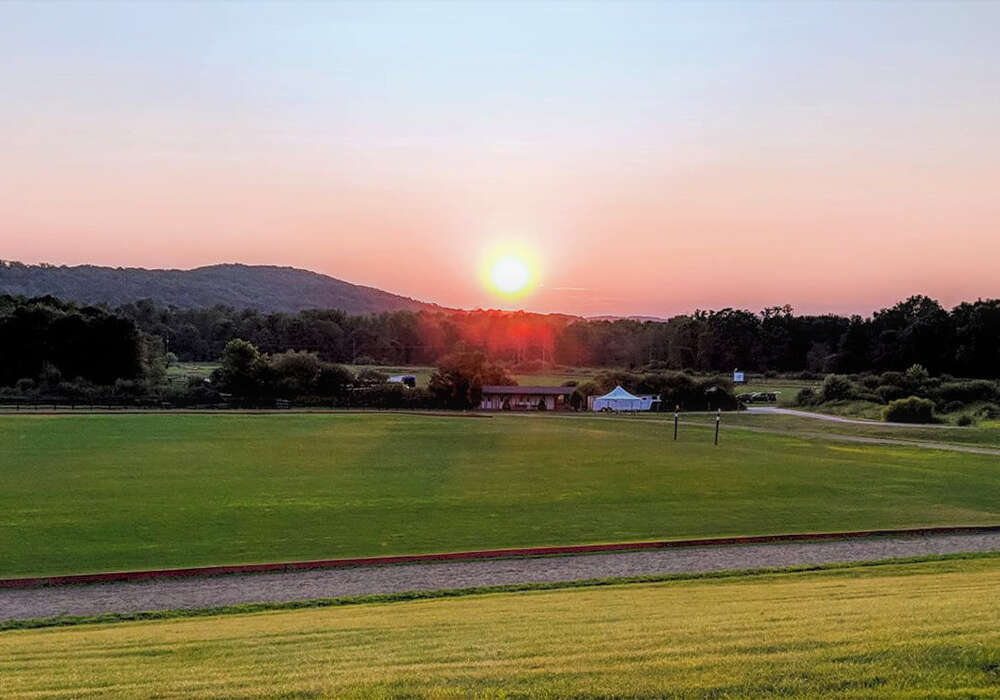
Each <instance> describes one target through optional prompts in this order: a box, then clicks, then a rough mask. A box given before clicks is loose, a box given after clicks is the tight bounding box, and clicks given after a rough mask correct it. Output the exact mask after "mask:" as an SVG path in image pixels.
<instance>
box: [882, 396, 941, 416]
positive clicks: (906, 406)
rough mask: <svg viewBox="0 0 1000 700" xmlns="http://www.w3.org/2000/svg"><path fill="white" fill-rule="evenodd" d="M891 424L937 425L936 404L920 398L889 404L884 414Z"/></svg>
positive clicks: (897, 400)
mask: <svg viewBox="0 0 1000 700" xmlns="http://www.w3.org/2000/svg"><path fill="white" fill-rule="evenodd" d="M883 417H884V419H885V420H887V421H889V422H890V423H936V422H937V419H936V418H935V417H934V402H933V401H931V400H930V399H922V398H920V397H919V396H910V397H909V398H906V399H896V400H895V401H892V402H890V403H889V405H888V406H887V407H886V409H885V412H884V413H883Z"/></svg>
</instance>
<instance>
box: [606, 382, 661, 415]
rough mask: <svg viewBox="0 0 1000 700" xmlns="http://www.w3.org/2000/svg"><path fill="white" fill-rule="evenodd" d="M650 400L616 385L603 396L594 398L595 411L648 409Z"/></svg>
mask: <svg viewBox="0 0 1000 700" xmlns="http://www.w3.org/2000/svg"><path fill="white" fill-rule="evenodd" d="M650 403H651V401H650V400H649V398H645V399H644V398H640V397H638V396H636V395H635V394H630V393H629V392H627V391H625V390H624V389H622V388H621V386H620V385H619V386H616V387H615V388H614V389H612V390H611V391H609V392H608V393H607V394H605V395H604V396H598V397H597V398H596V399H594V410H595V411H608V410H610V411H648V410H649V406H650Z"/></svg>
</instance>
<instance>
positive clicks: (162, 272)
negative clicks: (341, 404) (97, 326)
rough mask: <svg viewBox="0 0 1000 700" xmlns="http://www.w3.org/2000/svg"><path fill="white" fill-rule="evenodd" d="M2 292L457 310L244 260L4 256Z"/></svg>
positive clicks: (187, 302)
mask: <svg viewBox="0 0 1000 700" xmlns="http://www.w3.org/2000/svg"><path fill="white" fill-rule="evenodd" d="M0 294H11V295H15V296H27V297H37V296H45V295H52V296H56V297H59V298H62V299H67V300H71V301H75V302H78V303H83V304H102V303H103V304H108V305H109V306H121V305H122V304H127V303H132V302H136V301H138V300H140V299H153V300H155V301H157V302H159V303H161V304H165V305H168V306H177V307H180V308H205V307H212V306H217V305H220V304H221V305H224V306H230V307H233V308H236V309H256V310H258V311H262V312H285V313H295V312H298V311H305V310H307V309H340V310H342V311H344V312H346V313H350V314H368V313H381V312H384V311H422V310H426V311H432V310H440V311H448V310H451V309H447V308H446V307H443V306H439V305H437V304H431V303H428V302H423V301H420V300H418V299H413V298H412V297H407V296H403V295H400V294H394V293H392V292H387V291H385V290H382V289H378V288H376V287H369V286H365V285H359V284H353V283H351V282H347V281H345V280H341V279H337V278H336V277H331V276H329V275H324V274H321V273H319V272H312V271H311V270H303V269H301V268H295V267H289V266H279V265H245V264H242V263H219V264H214V265H204V266H201V267H196V268H192V269H189V270H182V269H160V268H142V267H108V266H101V265H72V266H70V265H59V266H57V265H51V264H48V263H41V264H38V265H26V264H24V263H20V262H15V261H0Z"/></svg>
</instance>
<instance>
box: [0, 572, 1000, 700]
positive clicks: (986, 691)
mask: <svg viewBox="0 0 1000 700" xmlns="http://www.w3.org/2000/svg"><path fill="white" fill-rule="evenodd" d="M997 590H1000V560H998V559H997V558H985V559H973V560H966V561H944V562H929V563H921V564H906V565H895V566H878V567H866V568H860V569H848V570H844V571H837V572H820V573H811V574H777V575H770V576H762V577H746V578H737V579H719V580H695V581H684V582H674V583H661V584H631V585H624V586H613V587H607V588H582V589H573V590H560V591H545V592H533V593H516V594H493V595H480V596H470V597H466V598H454V599H438V600H425V601H414V602H405V603H391V604H381V605H359V606H350V607H344V608H324V609H311V610H298V611H289V612H270V613H260V614H254V615H234V616H223V617H215V618H212V617H209V618H196V619H187V620H168V621H158V622H140V623H118V624H112V625H101V626H84V627H76V628H66V629H58V628H55V629H43V630H31V631H11V632H4V633H0V695H2V696H3V697H9V698H19V697H36V696H37V695H44V694H46V693H48V694H61V695H65V696H71V697H81V696H88V697H91V696H97V697H123V696H128V697H133V696H135V697H150V696H156V697H248V696H254V697H334V696H335V697H580V696H586V697H604V696H607V697H674V696H678V697H713V698H716V697H770V696H782V697H803V698H814V697H829V696H836V697H890V698H895V697H900V698H902V697H907V698H912V697H935V698H938V697H995V696H996V695H997V693H998V691H1000V606H998V605H997V604H996V592H997ZM36 694H37V695H36Z"/></svg>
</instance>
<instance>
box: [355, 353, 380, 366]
mask: <svg viewBox="0 0 1000 700" xmlns="http://www.w3.org/2000/svg"><path fill="white" fill-rule="evenodd" d="M351 364H352V365H377V364H379V362H378V360H376V359H375V358H374V357H372V356H371V355H358V356H357V357H355V358H354V360H352V361H351Z"/></svg>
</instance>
